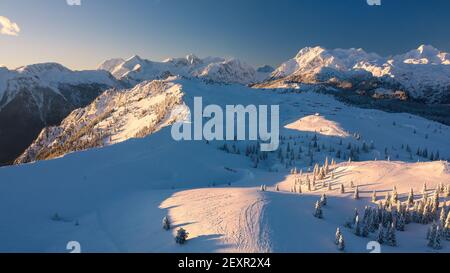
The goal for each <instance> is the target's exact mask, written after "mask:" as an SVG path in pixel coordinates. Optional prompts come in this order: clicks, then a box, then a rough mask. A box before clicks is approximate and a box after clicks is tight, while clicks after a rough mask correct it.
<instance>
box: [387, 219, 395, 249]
mask: <svg viewBox="0 0 450 273" xmlns="http://www.w3.org/2000/svg"><path fill="white" fill-rule="evenodd" d="M386 243H387V244H388V245H389V246H397V235H396V231H395V226H394V223H392V224H391V226H390V227H389V229H388V232H387V236H386Z"/></svg>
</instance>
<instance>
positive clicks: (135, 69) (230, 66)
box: [98, 54, 261, 86]
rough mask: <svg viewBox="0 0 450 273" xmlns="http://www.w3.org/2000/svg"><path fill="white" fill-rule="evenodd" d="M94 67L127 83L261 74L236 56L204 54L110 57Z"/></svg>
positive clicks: (246, 79)
mask: <svg viewBox="0 0 450 273" xmlns="http://www.w3.org/2000/svg"><path fill="white" fill-rule="evenodd" d="M98 69H102V70H107V71H109V72H110V73H111V74H112V75H114V77H116V78H117V79H120V80H122V81H124V82H126V83H128V84H129V85H130V86H133V85H135V84H137V83H139V82H142V81H146V80H155V79H165V78H167V77H169V76H174V75H179V76H182V77H188V78H190V77H198V78H201V79H204V80H206V81H212V82H218V83H239V84H251V83H256V82H258V81H259V80H260V78H261V73H258V72H257V71H256V70H255V69H254V68H253V67H252V66H250V65H248V64H246V63H245V62H242V61H240V60H237V59H224V58H219V57H207V58H204V59H200V58H198V57H197V56H195V55H192V54H191V55H187V56H186V57H185V58H170V59H167V60H164V61H163V62H155V61H150V60H145V59H142V58H141V57H139V56H133V57H131V58H129V59H127V60H123V59H111V60H107V61H105V62H103V63H102V64H100V65H99V67H98Z"/></svg>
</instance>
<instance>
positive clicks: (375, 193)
mask: <svg viewBox="0 0 450 273" xmlns="http://www.w3.org/2000/svg"><path fill="white" fill-rule="evenodd" d="M372 202H374V203H375V202H377V191H373V193H372Z"/></svg>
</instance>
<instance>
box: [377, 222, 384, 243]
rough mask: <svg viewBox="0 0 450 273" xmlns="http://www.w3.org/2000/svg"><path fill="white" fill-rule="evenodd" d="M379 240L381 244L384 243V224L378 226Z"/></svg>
mask: <svg viewBox="0 0 450 273" xmlns="http://www.w3.org/2000/svg"><path fill="white" fill-rule="evenodd" d="M377 242H378V243H380V245H382V244H384V228H383V225H382V224H380V225H379V226H378V234H377Z"/></svg>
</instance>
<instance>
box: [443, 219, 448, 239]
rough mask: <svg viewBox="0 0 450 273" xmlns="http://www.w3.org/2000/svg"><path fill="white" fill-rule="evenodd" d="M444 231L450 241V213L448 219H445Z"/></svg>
mask: <svg viewBox="0 0 450 273" xmlns="http://www.w3.org/2000/svg"><path fill="white" fill-rule="evenodd" d="M443 233H444V236H445V239H446V240H448V241H450V213H448V214H447V219H446V220H445V225H444V230H443Z"/></svg>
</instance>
